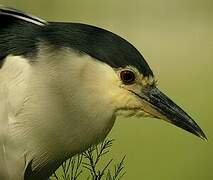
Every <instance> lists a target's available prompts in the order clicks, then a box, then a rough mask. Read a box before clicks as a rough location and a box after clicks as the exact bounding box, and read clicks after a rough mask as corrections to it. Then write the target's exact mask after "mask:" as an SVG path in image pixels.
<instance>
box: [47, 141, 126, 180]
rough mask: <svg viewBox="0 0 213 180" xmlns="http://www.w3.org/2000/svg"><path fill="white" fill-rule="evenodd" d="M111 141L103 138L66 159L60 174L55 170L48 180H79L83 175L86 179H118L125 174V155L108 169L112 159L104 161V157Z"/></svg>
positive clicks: (110, 145)
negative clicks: (80, 152) (82, 151)
mask: <svg viewBox="0 0 213 180" xmlns="http://www.w3.org/2000/svg"><path fill="white" fill-rule="evenodd" d="M112 142H113V140H105V141H104V142H102V143H101V144H99V145H95V146H92V147H90V148H89V149H88V150H87V151H85V152H84V153H82V154H79V155H76V156H74V157H72V158H70V159H68V160H67V161H66V162H64V163H63V164H62V166H61V167H60V168H61V172H62V174H61V175H60V176H59V175H58V174H57V173H56V172H55V173H54V174H53V175H52V177H51V178H50V180H60V179H63V180H79V179H80V178H81V177H83V175H84V177H85V176H87V180H120V179H121V178H122V177H123V176H124V174H125V172H124V160H125V156H124V157H123V158H122V159H121V161H120V162H119V163H117V164H115V165H114V169H113V170H111V169H110V165H111V164H112V162H113V159H112V158H111V159H110V160H107V161H106V162H105V161H104V157H105V156H106V155H107V154H108V153H109V151H110V148H111V147H112ZM103 161H104V162H103ZM100 164H103V165H102V166H101V165H100Z"/></svg>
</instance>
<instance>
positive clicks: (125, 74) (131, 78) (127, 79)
mask: <svg viewBox="0 0 213 180" xmlns="http://www.w3.org/2000/svg"><path fill="white" fill-rule="evenodd" d="M120 78H121V80H122V81H123V82H124V83H125V84H132V83H134V82H135V74H134V72H132V71H130V70H123V71H121V72H120Z"/></svg>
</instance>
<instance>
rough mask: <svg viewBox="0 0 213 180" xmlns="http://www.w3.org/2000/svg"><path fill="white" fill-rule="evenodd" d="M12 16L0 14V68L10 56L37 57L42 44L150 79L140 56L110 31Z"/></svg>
mask: <svg viewBox="0 0 213 180" xmlns="http://www.w3.org/2000/svg"><path fill="white" fill-rule="evenodd" d="M18 13H19V16H20V15H21V14H20V12H19V11H18ZM13 15H14V13H13V14H12V15H11V16H10V14H9V13H7V14H6V15H5V14H3V13H2V14H1V10H0V22H1V25H0V64H1V59H3V58H4V57H6V56H8V55H10V54H13V55H23V56H28V57H36V54H37V53H38V43H39V42H40V41H41V40H44V41H46V42H48V43H49V44H50V45H52V47H55V48H63V47H68V48H71V49H74V50H76V52H79V53H86V54H89V55H90V56H92V57H94V58H96V59H98V60H100V61H102V62H105V63H107V64H109V65H110V66H111V67H115V68H119V67H126V66H133V67H136V68H137V69H138V70H139V71H140V72H141V73H142V74H143V75H144V76H153V73H152V71H151V69H150V67H149V66H148V64H147V62H146V61H145V59H144V58H143V56H142V55H141V54H140V52H139V51H138V50H137V49H136V48H135V47H134V46H133V45H131V44H130V43H129V42H127V41H126V40H125V39H123V38H121V37H119V36H118V35H116V34H114V33H112V32H110V31H107V30H104V29H101V28H98V27H95V26H90V25H86V24H80V23H57V22H52V23H48V24H43V25H38V24H34V23H31V22H28V21H24V20H23V19H20V18H17V17H14V16H13ZM23 16H24V17H25V18H26V17H27V15H26V14H23ZM29 18H31V17H30V16H29ZM31 19H32V18H31Z"/></svg>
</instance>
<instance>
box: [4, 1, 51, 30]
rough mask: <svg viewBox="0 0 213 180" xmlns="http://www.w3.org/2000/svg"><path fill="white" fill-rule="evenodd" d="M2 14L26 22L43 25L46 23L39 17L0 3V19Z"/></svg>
mask: <svg viewBox="0 0 213 180" xmlns="http://www.w3.org/2000/svg"><path fill="white" fill-rule="evenodd" d="M2 16H6V17H7V16H9V17H14V18H17V19H20V20H23V21H26V22H30V23H33V24H35V25H38V26H45V25H46V24H48V23H47V22H46V21H45V20H43V19H40V18H38V17H36V16H33V15H29V14H26V13H23V12H22V11H19V10H16V9H13V8H8V7H5V6H2V5H0V19H1V18H3V17H2Z"/></svg>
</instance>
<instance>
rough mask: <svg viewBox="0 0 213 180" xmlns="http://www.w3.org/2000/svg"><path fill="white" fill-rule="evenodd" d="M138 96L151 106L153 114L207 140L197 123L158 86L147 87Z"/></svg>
mask: <svg viewBox="0 0 213 180" xmlns="http://www.w3.org/2000/svg"><path fill="white" fill-rule="evenodd" d="M138 96H140V98H142V99H143V100H144V101H146V102H147V103H148V104H149V105H150V106H151V109H153V111H152V110H151V111H152V112H151V113H150V114H152V115H153V116H155V117H157V118H160V119H164V120H166V121H168V122H170V123H172V124H174V125H176V126H178V127H180V128H182V129H184V130H186V131H188V132H190V133H192V134H194V135H196V136H198V137H200V138H202V139H204V140H207V138H206V135H205V134H204V132H203V131H202V129H201V128H200V127H199V126H198V125H197V123H196V122H195V121H194V120H193V119H192V118H191V117H190V116H189V115H188V114H187V113H186V112H185V111H183V110H182V109H181V108H180V107H179V106H178V105H176V104H175V103H174V102H173V101H172V100H171V99H169V98H168V97H167V96H166V95H165V94H163V93H162V92H161V91H160V90H159V89H157V88H156V87H151V86H149V87H145V88H144V89H143V90H142V93H141V95H138ZM148 113H149V112H148Z"/></svg>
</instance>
